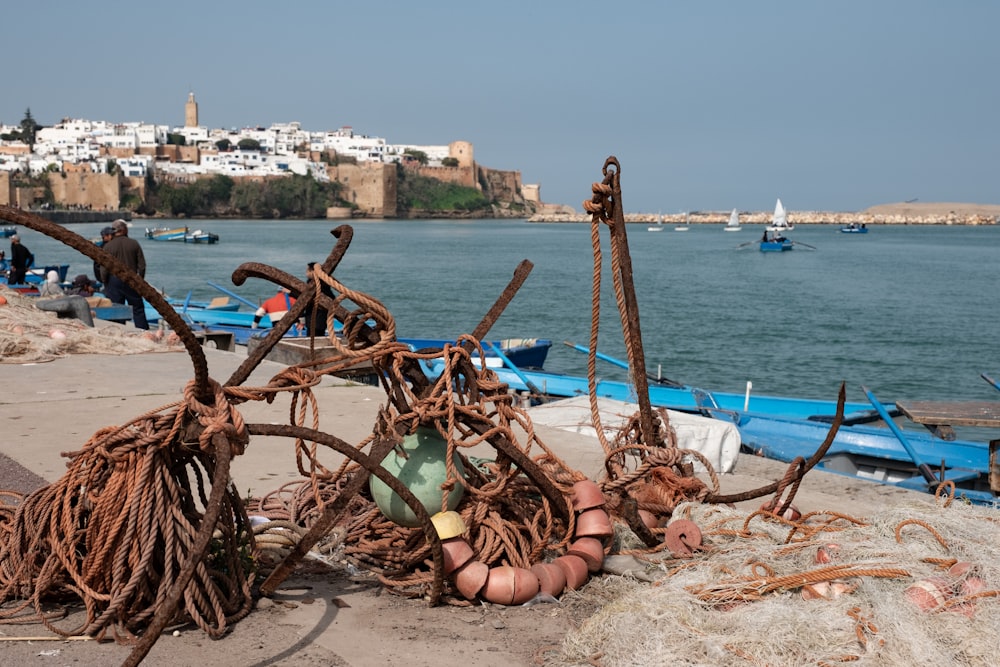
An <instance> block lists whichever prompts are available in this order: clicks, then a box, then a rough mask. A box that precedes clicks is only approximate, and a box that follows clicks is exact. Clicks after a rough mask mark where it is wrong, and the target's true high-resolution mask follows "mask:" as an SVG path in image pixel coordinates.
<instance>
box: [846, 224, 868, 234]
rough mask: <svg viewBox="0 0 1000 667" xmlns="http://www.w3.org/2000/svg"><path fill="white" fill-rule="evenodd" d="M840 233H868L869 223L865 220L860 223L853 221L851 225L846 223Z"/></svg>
mask: <svg viewBox="0 0 1000 667" xmlns="http://www.w3.org/2000/svg"><path fill="white" fill-rule="evenodd" d="M840 233H841V234H867V233H868V225H866V224H865V223H863V222H862V223H861V224H860V225H859V224H857V223H856V222H852V223H851V224H849V225H844V226H843V227H841V228H840Z"/></svg>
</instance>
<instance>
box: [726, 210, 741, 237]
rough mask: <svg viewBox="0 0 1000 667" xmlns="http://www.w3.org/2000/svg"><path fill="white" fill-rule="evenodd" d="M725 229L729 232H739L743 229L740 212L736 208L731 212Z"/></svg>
mask: <svg viewBox="0 0 1000 667" xmlns="http://www.w3.org/2000/svg"><path fill="white" fill-rule="evenodd" d="M723 229H724V230H726V231H727V232H738V231H740V230H741V229H742V227H740V214H739V213H737V212H736V209H735V208H734V209H733V212H732V213H730V214H729V224H727V225H726V226H725V227H723Z"/></svg>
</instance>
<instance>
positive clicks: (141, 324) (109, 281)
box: [100, 219, 149, 329]
mask: <svg viewBox="0 0 1000 667" xmlns="http://www.w3.org/2000/svg"><path fill="white" fill-rule="evenodd" d="M111 229H113V230H114V233H115V235H114V236H113V237H111V239H110V240H109V241H108V242H107V243H105V244H104V245H103V249H104V251H105V252H106V253H108V254H109V255H111V256H112V257H114V258H115V259H117V260H118V261H119V262H121V263H122V264H124V265H125V266H127V267H128V268H129V269H130V270H131V271H133V272H135V273H137V274H139V277H140V278H145V277H146V256H145V255H143V253H142V246H141V245H139V242H138V241H136V240H135V239H130V238H129V237H128V225H127V224H126V223H125V221H124V220H121V219H119V220H115V221H114V222H112V223H111ZM100 268H101V282H103V283H104V296H106V297H108V298H109V299H111V301H112V302H113V303H128V305H130V306H132V321H133V322H134V323H135V326H136V328H137V329H148V328H149V323H148V322H147V321H146V307H145V305H144V304H143V302H142V297H141V296H139V294H138V292H136V291H135V290H134V289H132V288H131V287H129V286H128V285H127V284H126V283H125V281H123V280H122V279H121V278H119V277H118V276H116V275H114V274H113V273H111V271H109V270H108V269H107V267H103V266H102V267H100Z"/></svg>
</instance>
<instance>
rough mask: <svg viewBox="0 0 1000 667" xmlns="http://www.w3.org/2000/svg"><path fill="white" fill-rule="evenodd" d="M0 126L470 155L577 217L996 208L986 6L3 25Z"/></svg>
mask: <svg viewBox="0 0 1000 667" xmlns="http://www.w3.org/2000/svg"><path fill="white" fill-rule="evenodd" d="M3 22H4V24H5V25H6V26H20V29H16V30H13V29H6V30H4V40H3V44H4V52H5V53H6V54H8V57H7V58H5V62H6V63H7V68H6V74H5V76H4V84H3V89H2V93H0V123H7V124H16V123H19V122H20V121H21V119H22V118H23V117H24V113H25V110H26V109H29V108H30V110H31V113H32V115H33V116H34V118H35V120H36V122H38V123H40V124H41V125H43V126H44V125H52V124H54V123H57V122H59V120H60V119H62V118H84V119H90V120H106V121H113V122H128V121H142V122H148V123H156V124H167V125H171V126H180V125H183V123H184V103H185V102H186V101H187V97H188V93H189V92H193V93H194V94H195V97H196V99H197V101H198V106H199V120H200V124H201V125H205V126H208V127H210V128H217V127H227V128H229V127H237V128H238V127H248V126H265V127H266V126H269V125H271V124H272V123H286V122H293V121H298V122H300V123H301V124H302V127H303V128H304V129H307V130H316V131H319V130H335V129H337V128H340V127H342V126H345V125H349V126H351V127H353V128H354V131H355V132H356V133H359V134H364V135H368V136H377V137H383V138H384V139H385V140H386V141H387V142H388V143H391V144H404V143H405V144H417V145H441V144H447V143H449V142H451V141H456V140H463V141H469V142H471V143H472V144H473V146H474V150H475V159H476V162H478V163H479V164H480V165H483V166H486V167H490V168H493V169H503V170H513V171H519V172H520V173H521V178H522V182H523V183H537V184H539V185H540V187H541V197H542V200H543V201H545V202H547V203H553V204H565V205H569V206H572V207H574V208H575V209H576V210H578V211H581V210H582V202H583V201H584V200H586V199H589V198H590V196H591V184H592V183H594V182H595V181H600V180H601V179H602V178H603V174H602V171H601V169H602V167H603V165H604V161H605V159H606V158H607V157H608V156H611V155H614V156H616V157H617V158H618V159H619V161H620V162H621V184H622V204H623V207H624V209H625V212H626V213H656V212H663V213H665V214H666V213H677V212H680V211H695V210H730V209H732V208H738V209H740V210H746V211H767V210H772V209H773V208H774V203H775V200H776V199H777V198H781V200H782V202H783V204H784V206H785V208H786V209H788V210H789V211H790V212H792V211H796V210H799V211H814V210H823V211H858V210H863V209H865V208H867V207H870V206H874V205H877V204H884V203H894V202H902V201H907V200H913V199H916V200H918V201H924V202H969V203H979V204H995V203H1000V192H998V191H997V188H998V185H1000V179H998V171H1000V170H998V164H1000V163H998V160H1000V129H998V127H1000V122H998V121H1000V85H997V83H996V82H997V79H996V78H994V77H996V76H997V72H998V70H1000V49H998V47H997V34H998V33H997V26H1000V3H997V2H990V1H989V0H951V1H949V2H941V1H934V2H931V1H927V0H840V1H838V2H820V1H818V0H814V1H810V0H805V1H802V0H799V1H792V0H788V1H778V0H756V1H754V2H748V1H746V0H731V1H723V0H702V1H699V2H657V1H655V0H643V1H641V2H633V1H631V0H617V2H614V3H610V2H593V1H591V0H573V1H569V0H567V1H562V0H551V1H540V0H534V1H524V0H508V1H506V2H475V1H471V2H470V1H469V0H463V1H461V2H459V1H452V0H444V1H439V0H421V1H412V0H411V1H406V2H404V1H399V2H389V1H378V0H365V1H357V2H347V1H338V0H322V1H315V2H297V1H295V0H286V1H285V2H281V3H273V2H260V1H256V0H243V1H241V2H231V1H229V0H211V1H207V2H206V1H204V0H201V1H199V2H193V1H191V0H173V1H172V2H169V3H152V2H135V1H134V0H129V1H128V2H111V1H104V0H95V1H94V2H79V1H78V0H67V1H62V0H59V1H56V0H39V1H38V2H35V3H17V4H14V5H11V6H9V7H7V8H6V9H5V10H3Z"/></svg>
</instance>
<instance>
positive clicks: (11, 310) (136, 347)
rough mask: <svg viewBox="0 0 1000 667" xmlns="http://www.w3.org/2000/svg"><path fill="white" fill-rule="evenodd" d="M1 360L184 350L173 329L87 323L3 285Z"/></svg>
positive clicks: (13, 361)
mask: <svg viewBox="0 0 1000 667" xmlns="http://www.w3.org/2000/svg"><path fill="white" fill-rule="evenodd" d="M0 296H2V297H3V299H4V300H6V303H5V304H2V305H0V363H7V364H24V363H32V362H34V363H38V362H42V361H50V360H52V359H55V358H57V357H62V356H66V355H69V354H117V355H122V354H141V353H144V352H176V351H180V350H183V347H182V346H181V344H180V339H178V338H177V336H176V335H174V334H172V333H171V332H163V331H159V330H156V331H140V330H136V329H127V328H125V327H122V326H119V325H116V324H109V323H102V322H100V321H96V322H95V324H96V326H94V327H88V326H86V325H85V324H84V323H83V322H81V321H80V320H77V319H71V318H60V317H58V316H57V314H56V313H53V312H48V311H44V310H39V309H38V308H35V305H34V303H35V301H36V299H37V298H38V297H28V296H22V295H21V294H19V293H18V292H16V291H14V290H12V289H10V288H8V287H7V286H5V285H0Z"/></svg>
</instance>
